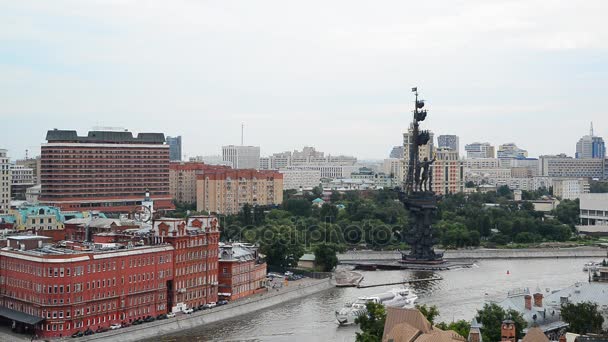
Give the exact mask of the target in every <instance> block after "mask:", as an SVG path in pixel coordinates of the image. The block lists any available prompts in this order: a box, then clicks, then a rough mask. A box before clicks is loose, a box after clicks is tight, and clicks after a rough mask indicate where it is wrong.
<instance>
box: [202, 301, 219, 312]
mask: <svg viewBox="0 0 608 342" xmlns="http://www.w3.org/2000/svg"><path fill="white" fill-rule="evenodd" d="M216 306H217V304H215V302H211V303H207V304H205V305H203V310H207V309H212V308H214V307H216Z"/></svg>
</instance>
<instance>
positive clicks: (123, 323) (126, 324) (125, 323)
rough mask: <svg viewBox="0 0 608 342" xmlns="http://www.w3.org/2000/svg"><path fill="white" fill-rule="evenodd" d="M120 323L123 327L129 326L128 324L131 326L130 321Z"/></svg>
mask: <svg viewBox="0 0 608 342" xmlns="http://www.w3.org/2000/svg"><path fill="white" fill-rule="evenodd" d="M120 325H121V326H122V327H123V328H126V327H130V326H131V323H129V322H122V323H121V324H120Z"/></svg>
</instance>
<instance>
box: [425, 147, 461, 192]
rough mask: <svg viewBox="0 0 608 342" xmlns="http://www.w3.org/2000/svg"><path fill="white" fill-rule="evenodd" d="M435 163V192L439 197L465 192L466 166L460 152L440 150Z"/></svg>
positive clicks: (449, 149) (433, 172)
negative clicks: (460, 157) (459, 155)
mask: <svg viewBox="0 0 608 342" xmlns="http://www.w3.org/2000/svg"><path fill="white" fill-rule="evenodd" d="M436 158H437V159H436V160H435V163H433V164H432V166H431V175H430V177H432V183H433V191H434V192H435V193H436V194H437V195H440V196H441V195H447V194H454V193H458V192H463V191H464V184H465V180H464V164H463V161H462V160H460V159H459V158H458V150H452V149H451V148H438V149H437V152H436Z"/></svg>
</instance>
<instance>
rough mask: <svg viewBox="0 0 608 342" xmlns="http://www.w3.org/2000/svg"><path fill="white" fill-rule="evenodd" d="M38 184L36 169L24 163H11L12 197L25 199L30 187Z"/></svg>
mask: <svg viewBox="0 0 608 342" xmlns="http://www.w3.org/2000/svg"><path fill="white" fill-rule="evenodd" d="M34 185H36V182H35V181H34V170H33V169H30V168H28V167H25V166H23V165H11V199H13V200H25V193H26V191H27V189H28V188H30V187H32V186H34Z"/></svg>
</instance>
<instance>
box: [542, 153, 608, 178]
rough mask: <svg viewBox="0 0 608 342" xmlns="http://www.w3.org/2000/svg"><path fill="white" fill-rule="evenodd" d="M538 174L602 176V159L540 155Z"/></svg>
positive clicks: (550, 175) (578, 176) (603, 164)
mask: <svg viewBox="0 0 608 342" xmlns="http://www.w3.org/2000/svg"><path fill="white" fill-rule="evenodd" d="M538 167H539V170H538V175H539V176H546V177H556V178H558V177H564V178H598V179H602V178H603V177H604V167H605V161H604V159H598V158H585V159H575V158H572V157H568V156H566V155H565V154H560V155H553V156H540V157H539V161H538Z"/></svg>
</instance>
